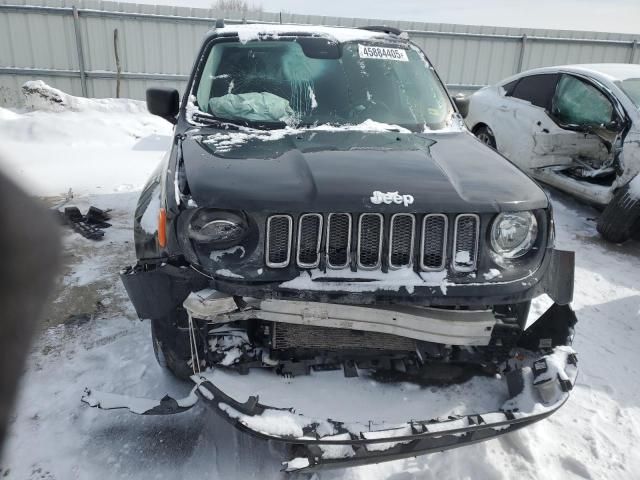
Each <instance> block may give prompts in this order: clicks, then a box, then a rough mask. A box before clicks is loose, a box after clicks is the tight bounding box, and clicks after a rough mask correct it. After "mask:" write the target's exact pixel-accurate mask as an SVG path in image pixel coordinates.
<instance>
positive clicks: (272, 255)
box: [266, 215, 293, 268]
mask: <svg viewBox="0 0 640 480" xmlns="http://www.w3.org/2000/svg"><path fill="white" fill-rule="evenodd" d="M292 223H293V222H292V220H291V217H290V216H289V215H274V216H272V217H269V220H267V249H266V250H267V266H268V267H273V268H282V267H286V266H287V265H289V260H290V259H291V233H292V232H291V230H292V229H293V226H292Z"/></svg>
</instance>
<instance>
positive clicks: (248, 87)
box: [195, 41, 453, 131]
mask: <svg viewBox="0 0 640 480" xmlns="http://www.w3.org/2000/svg"><path fill="white" fill-rule="evenodd" d="M334 46H335V47H336V52H337V54H336V55H335V56H334V58H331V55H325V57H328V58H311V57H310V56H308V55H307V54H305V51H303V48H302V47H301V45H300V44H299V43H298V42H296V41H263V42H259V41H254V42H248V43H245V44H242V43H237V42H233V43H218V44H215V45H214V46H213V47H212V48H211V50H210V52H209V55H208V58H207V61H206V64H205V66H204V68H203V71H202V74H201V76H200V80H199V82H198V84H197V87H196V91H195V94H196V102H197V106H198V108H199V109H200V110H201V111H203V112H205V113H208V114H211V115H213V116H215V117H217V118H219V119H223V120H226V121H232V122H239V123H245V124H249V125H252V126H255V125H267V124H271V123H284V124H286V125H291V126H312V125H321V124H332V125H357V124H360V123H363V122H365V121H367V120H373V121H375V122H379V123H383V124H390V125H399V126H402V127H405V128H409V129H412V130H416V131H417V130H419V131H422V130H424V129H425V128H428V129H440V128H443V127H445V126H446V125H447V124H448V123H449V122H450V120H451V116H452V114H453V109H452V106H451V104H450V102H449V100H448V98H447V94H446V92H445V90H444V88H443V87H442V84H441V83H440V81H439V80H438V78H437V77H436V75H435V72H434V71H433V69H432V68H431V67H430V66H429V64H428V63H427V61H426V59H425V58H424V56H423V55H422V53H421V52H420V51H419V50H418V49H417V48H416V49H414V48H406V46H405V45H402V46H398V45H393V46H380V45H375V46H374V45H370V44H363V43H358V42H352V43H344V44H342V45H341V47H342V52H341V54H340V51H339V50H338V49H337V46H336V45H334ZM307 50H308V49H307Z"/></svg>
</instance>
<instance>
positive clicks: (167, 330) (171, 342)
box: [151, 315, 193, 380]
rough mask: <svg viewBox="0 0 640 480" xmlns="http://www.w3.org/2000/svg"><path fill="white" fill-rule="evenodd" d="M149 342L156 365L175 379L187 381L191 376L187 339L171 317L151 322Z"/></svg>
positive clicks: (186, 335) (185, 334)
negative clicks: (151, 345)
mask: <svg viewBox="0 0 640 480" xmlns="http://www.w3.org/2000/svg"><path fill="white" fill-rule="evenodd" d="M151 341H152V342H153V353H154V354H155V356H156V360H157V361H158V364H159V365H160V366H161V367H163V368H165V369H166V370H168V371H169V372H170V373H171V374H172V375H174V376H175V377H176V378H179V379H180V380H189V377H191V375H193V370H192V369H191V366H189V361H190V360H191V351H190V349H189V337H188V334H187V333H186V332H185V331H184V329H180V328H178V325H177V323H176V322H175V317H174V316H173V315H170V316H168V317H165V318H161V319H154V320H151Z"/></svg>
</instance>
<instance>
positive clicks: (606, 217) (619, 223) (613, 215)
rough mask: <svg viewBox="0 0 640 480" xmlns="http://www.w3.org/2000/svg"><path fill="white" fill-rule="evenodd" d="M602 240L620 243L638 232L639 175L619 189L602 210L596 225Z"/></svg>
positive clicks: (639, 218) (639, 215) (639, 211)
mask: <svg viewBox="0 0 640 480" xmlns="http://www.w3.org/2000/svg"><path fill="white" fill-rule="evenodd" d="M597 229H598V233H600V235H602V238H604V239H605V240H608V241H610V242H613V243H622V242H626V241H627V240H629V239H630V238H631V237H637V236H638V234H639V233H640V232H638V230H640V175H637V176H636V177H634V178H633V180H631V181H630V182H629V183H627V184H626V185H625V186H624V187H622V188H620V189H619V190H618V191H617V192H616V194H615V196H614V197H613V199H612V200H611V201H610V202H609V205H607V207H606V208H605V209H604V211H603V212H602V214H601V215H600V218H598V224H597Z"/></svg>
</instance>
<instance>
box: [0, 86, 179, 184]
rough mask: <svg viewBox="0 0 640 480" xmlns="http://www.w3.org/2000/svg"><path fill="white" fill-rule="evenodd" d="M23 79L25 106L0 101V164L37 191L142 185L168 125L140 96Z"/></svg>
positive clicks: (165, 144) (166, 143)
mask: <svg viewBox="0 0 640 480" xmlns="http://www.w3.org/2000/svg"><path fill="white" fill-rule="evenodd" d="M26 86H27V88H26V89H25V92H26V104H27V107H28V108H25V109H19V110H8V109H4V108H0V121H1V122H2V128H0V168H2V169H3V170H4V171H5V172H6V173H7V174H8V175H10V176H11V177H13V178H14V179H15V180H16V181H17V182H18V183H19V184H21V185H22V186H23V188H25V189H26V190H27V191H28V192H30V193H32V194H35V195H43V196H53V195H60V194H61V193H63V192H67V191H68V190H69V189H72V190H73V192H74V193H75V194H80V195H83V194H88V193H112V192H125V191H133V190H138V189H140V188H141V187H142V185H144V183H145V182H146V180H147V178H148V176H149V175H150V173H151V172H152V171H153V168H154V167H155V165H156V164H157V163H158V162H159V161H160V159H161V158H162V154H163V152H164V151H166V150H168V149H169V148H170V145H171V133H172V126H171V124H169V122H167V121H165V120H162V119H161V118H159V117H156V116H153V115H151V114H149V113H148V112H147V110H146V107H145V106H144V104H143V103H142V102H138V101H135V100H126V99H112V98H109V99H99V100H98V99H87V98H78V97H74V96H71V95H68V94H66V93H64V92H61V91H60V90H57V89H54V88H51V87H49V86H47V85H46V84H45V83H44V82H41V81H34V82H27V84H26Z"/></svg>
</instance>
